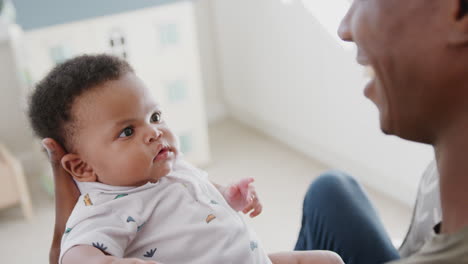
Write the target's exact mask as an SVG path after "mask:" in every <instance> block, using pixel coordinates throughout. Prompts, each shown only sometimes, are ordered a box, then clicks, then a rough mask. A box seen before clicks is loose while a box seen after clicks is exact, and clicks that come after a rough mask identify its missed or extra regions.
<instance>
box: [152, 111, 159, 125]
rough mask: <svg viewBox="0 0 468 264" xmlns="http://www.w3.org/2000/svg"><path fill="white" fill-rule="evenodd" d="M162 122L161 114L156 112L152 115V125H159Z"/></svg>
mask: <svg viewBox="0 0 468 264" xmlns="http://www.w3.org/2000/svg"><path fill="white" fill-rule="evenodd" d="M159 122H161V112H156V113H154V114H153V115H151V123H159Z"/></svg>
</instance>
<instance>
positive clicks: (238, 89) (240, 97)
mask: <svg viewBox="0 0 468 264" xmlns="http://www.w3.org/2000/svg"><path fill="white" fill-rule="evenodd" d="M282 2H283V1H280V0H256V1H249V0H236V1H232V0H215V1H213V2H212V4H213V13H214V15H215V22H214V23H215V26H216V28H215V36H216V40H215V41H216V43H217V45H218V46H217V56H218V62H219V71H220V76H221V77H220V78H221V82H222V87H223V92H222V93H223V94H224V99H225V102H226V104H227V108H228V112H229V113H230V114H232V115H233V116H234V117H235V118H237V119H239V120H240V121H242V122H244V123H246V124H249V125H251V126H254V127H256V128H258V129H260V130H262V131H263V132H265V133H267V134H269V135H270V136H273V137H275V138H277V139H279V140H281V141H282V142H285V143H286V144H288V145H290V146H292V147H294V148H296V149H298V150H300V151H302V152H304V153H306V154H307V155H309V156H311V157H313V158H316V159H318V160H321V161H323V162H324V163H326V164H328V165H330V166H331V167H334V168H338V169H343V170H345V171H347V172H349V173H351V174H353V175H354V176H355V177H357V178H358V179H360V180H361V181H362V182H364V183H366V184H368V185H370V186H372V187H374V188H376V189H378V190H380V191H383V192H385V193H388V194H390V195H392V196H393V197H394V198H396V199H399V200H401V201H404V202H406V203H407V204H411V203H412V202H413V201H414V197H415V192H416V188H417V184H418V181H419V177H420V175H421V173H422V171H423V169H424V168H425V166H426V165H427V164H428V162H429V161H430V160H431V159H432V156H433V154H432V150H431V148H430V147H428V146H424V145H419V144H415V143H410V142H405V141H403V140H400V139H397V138H395V137H388V136H384V135H383V134H382V133H381V132H380V129H379V122H378V113H377V110H376V108H375V107H374V106H373V105H372V103H371V102H369V101H368V100H366V99H365V98H364V96H363V95H362V90H363V87H364V85H365V82H366V80H365V77H364V74H363V72H364V71H363V69H362V68H361V67H360V66H358V65H357V64H356V63H355V61H354V57H355V52H354V51H346V50H344V49H343V48H342V47H341V46H340V45H339V44H338V43H337V42H336V41H335V40H334V39H333V38H332V37H331V36H330V35H329V34H328V33H327V32H326V31H325V30H324V29H323V28H322V27H321V26H320V25H319V24H318V23H317V21H315V20H314V17H313V16H312V15H311V14H310V13H308V12H307V11H306V10H305V9H304V8H303V7H302V5H301V4H300V3H299V2H298V1H294V2H293V3H292V4H290V5H284V4H283V3H282ZM286 176H288V177H294V175H286ZM312 176H313V175H311V177H312Z"/></svg>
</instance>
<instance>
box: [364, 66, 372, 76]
mask: <svg viewBox="0 0 468 264" xmlns="http://www.w3.org/2000/svg"><path fill="white" fill-rule="evenodd" d="M364 76H366V77H369V78H374V77H375V71H374V68H372V66H366V67H365V71H364Z"/></svg>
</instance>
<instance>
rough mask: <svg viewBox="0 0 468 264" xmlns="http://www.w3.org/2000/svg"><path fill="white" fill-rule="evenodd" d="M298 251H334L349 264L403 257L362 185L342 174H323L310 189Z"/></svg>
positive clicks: (374, 262) (380, 261)
mask: <svg viewBox="0 0 468 264" xmlns="http://www.w3.org/2000/svg"><path fill="white" fill-rule="evenodd" d="M295 250H331V251H334V252H336V253H338V254H339V255H340V256H341V258H343V260H344V262H345V263H346V264H377V263H385V262H387V261H391V260H395V259H399V258H400V256H399V254H398V250H397V249H396V248H395V247H394V246H393V245H392V243H391V241H390V239H389V236H388V234H387V233H386V232H385V229H384V227H383V225H382V223H381V222H380V219H379V217H378V215H377V213H376V211H375V209H374V208H373V207H372V205H371V203H370V202H369V200H368V199H367V197H366V195H365V194H364V192H363V190H362V188H361V186H359V184H358V183H357V182H356V181H355V180H354V179H353V178H352V177H350V176H348V175H347V174H345V173H342V172H339V171H329V172H327V173H324V174H322V175H320V176H319V177H318V178H317V179H316V180H315V181H314V182H313V183H312V184H311V186H310V187H309V190H308V191H307V194H306V196H305V199H304V209H303V216H302V228H301V231H300V233H299V238H298V241H297V244H296V247H295Z"/></svg>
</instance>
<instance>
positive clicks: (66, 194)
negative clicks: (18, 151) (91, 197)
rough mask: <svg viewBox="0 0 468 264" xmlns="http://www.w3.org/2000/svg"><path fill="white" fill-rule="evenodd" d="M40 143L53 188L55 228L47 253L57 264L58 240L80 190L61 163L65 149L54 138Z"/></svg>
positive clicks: (51, 261)
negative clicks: (52, 175) (46, 160)
mask: <svg viewBox="0 0 468 264" xmlns="http://www.w3.org/2000/svg"><path fill="white" fill-rule="evenodd" d="M42 145H43V146H44V148H45V149H46V150H47V154H48V155H49V161H50V164H51V166H52V172H53V174H54V185H55V187H54V190H55V228H54V236H53V238H52V246H51V248H50V253H49V263H50V264H57V263H58V258H59V256H60V241H61V239H62V234H63V232H64V231H65V225H66V224H67V221H68V217H69V216H70V214H71V212H72V210H73V207H74V206H75V204H76V201H77V200H78V197H80V191H79V190H78V188H77V187H76V185H75V182H74V181H73V178H72V177H71V175H70V174H68V172H67V171H66V170H64V169H63V167H62V164H61V159H62V157H63V156H64V155H65V154H66V152H65V150H64V149H63V148H62V146H60V144H58V143H57V142H56V141H55V140H53V139H51V138H46V139H44V140H43V141H42Z"/></svg>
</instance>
